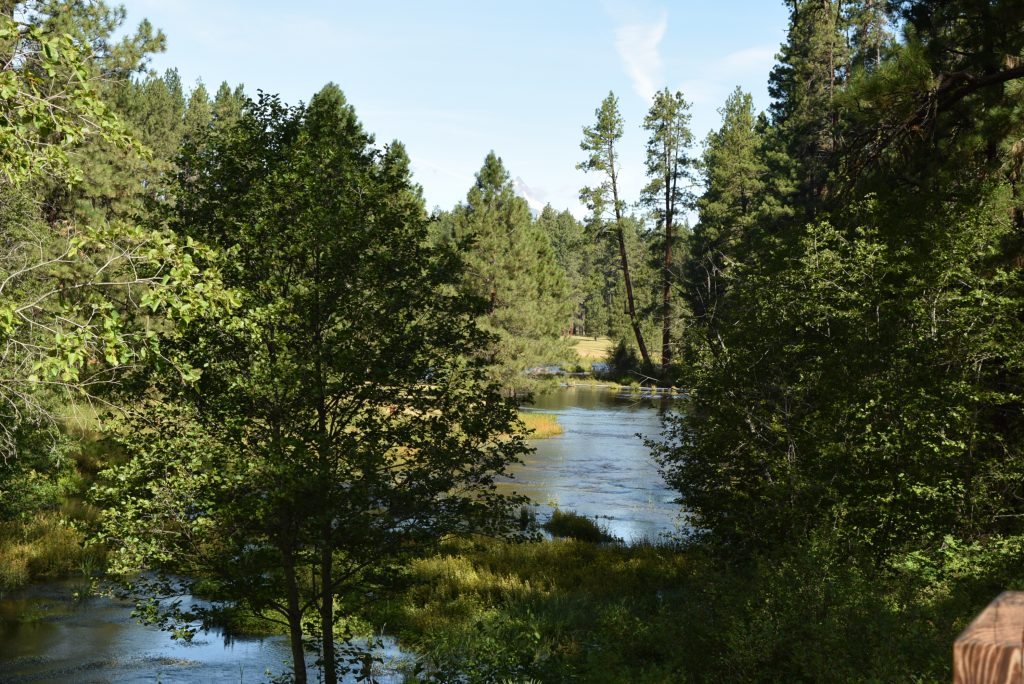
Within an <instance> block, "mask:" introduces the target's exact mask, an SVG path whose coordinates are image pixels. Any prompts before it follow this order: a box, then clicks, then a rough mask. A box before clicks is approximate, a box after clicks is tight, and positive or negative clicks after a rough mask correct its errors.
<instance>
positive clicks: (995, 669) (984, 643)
mask: <svg viewBox="0 0 1024 684" xmlns="http://www.w3.org/2000/svg"><path fill="white" fill-rule="evenodd" d="M953 684H1024V591H1004V592H1003V593H1002V594H1000V595H999V596H998V597H996V599H995V600H994V601H992V603H990V604H988V607H986V608H985V610H983V611H981V614H979V615H978V617H976V618H974V622H972V623H971V624H969V625H968V626H967V629H965V630H964V631H963V632H962V633H961V634H960V636H959V637H957V640H956V641H955V642H954V643H953Z"/></svg>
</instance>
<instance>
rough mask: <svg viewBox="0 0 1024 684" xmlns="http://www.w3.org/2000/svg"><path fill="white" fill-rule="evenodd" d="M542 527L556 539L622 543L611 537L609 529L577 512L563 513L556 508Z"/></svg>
mask: <svg viewBox="0 0 1024 684" xmlns="http://www.w3.org/2000/svg"><path fill="white" fill-rule="evenodd" d="M541 527H542V528H544V529H545V530H547V531H548V532H550V533H551V534H552V535H553V536H555V537H566V538H569V539H577V540H579V541H583V542H590V543H591V544H600V543H603V542H613V541H621V540H620V539H617V538H616V537H613V536H612V535H610V534H609V533H608V528H607V527H605V526H603V525H598V524H597V523H596V522H594V521H593V520H591V519H590V518H588V517H587V516H585V515H580V514H579V513H576V512H575V511H566V512H564V513H563V512H562V511H560V510H559V509H557V508H556V509H555V510H554V512H553V513H552V514H551V518H550V519H549V520H548V521H547V522H546V523H544V524H543V525H541Z"/></svg>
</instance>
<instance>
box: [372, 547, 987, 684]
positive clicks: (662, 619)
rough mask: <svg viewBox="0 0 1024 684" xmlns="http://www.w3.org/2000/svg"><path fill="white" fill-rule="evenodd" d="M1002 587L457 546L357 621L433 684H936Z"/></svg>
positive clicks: (769, 565)
mask: <svg viewBox="0 0 1024 684" xmlns="http://www.w3.org/2000/svg"><path fill="white" fill-rule="evenodd" d="M1003 574H1005V573H1003ZM970 581H971V582H972V583H976V581H977V580H976V579H971V580H970ZM1000 586H1003V587H1004V588H1005V586H1006V585H1005V583H1003V584H1002V585H999V584H998V583H985V584H984V586H981V585H979V586H977V587H973V585H972V587H971V588H970V591H965V588H964V587H958V586H954V585H950V588H949V589H950V591H951V593H948V594H947V593H946V592H945V591H942V592H939V593H935V592H934V588H933V587H924V586H921V585H918V584H917V583H916V582H913V581H911V582H907V581H906V579H905V578H901V577H899V576H897V575H891V574H878V573H877V571H876V570H874V569H871V568H867V567H861V568H858V567H857V566H856V565H855V564H851V563H849V562H847V561H846V560H844V559H842V558H841V557H835V556H833V555H831V553H821V554H819V552H818V551H816V550H814V549H804V550H803V552H801V553H799V554H795V555H778V556H771V557H764V558H757V559H753V560H751V561H749V562H746V563H742V564H740V563H736V562H734V561H727V560H725V559H718V558H716V556H714V555H713V554H711V553H709V549H707V548H704V547H701V546H699V545H692V544H691V545H689V546H683V545H679V544H676V543H672V542H658V541H651V540H647V541H645V542H643V543H641V544H636V545H632V544H630V545H626V544H603V545H598V544H591V543H586V542H581V541H578V540H574V539H556V540H549V541H542V542H530V543H521V544H513V543H505V542H502V541H498V540H493V539H458V540H450V541H449V542H448V543H447V544H446V545H445V546H444V547H443V548H442V549H441V550H440V552H439V553H437V554H436V555H433V556H431V557H428V558H423V559H420V560H417V561H413V562H412V563H411V564H410V565H409V566H408V568H407V572H406V575H405V576H404V580H403V583H402V584H401V585H399V586H397V587H394V588H393V590H392V591H391V592H389V593H388V594H387V596H386V597H382V598H381V600H379V601H376V602H374V603H373V604H372V605H370V606H368V610H369V613H368V614H367V616H366V617H367V620H368V621H369V622H370V623H372V624H376V625H386V627H385V628H386V630H387V632H388V633H389V634H393V635H395V636H397V637H398V638H399V641H400V643H401V644H402V645H403V647H405V648H407V649H410V650H412V651H415V652H416V653H417V654H418V655H419V666H420V668H421V669H422V670H423V671H424V672H425V673H427V675H428V676H427V679H428V680H429V681H435V680H436V681H464V682H500V681H504V680H511V681H525V680H528V679H534V680H537V681H542V682H593V683H596V684H602V683H609V684H610V683H613V682H614V683H618V682H639V683H643V682H651V683H653V682H690V681H694V682H721V681H729V682H753V681H835V682H841V681H843V682H845V681H850V682H852V681H879V682H882V681H907V682H910V681H921V682H924V681H943V680H945V681H948V680H949V677H950V676H951V674H950V671H949V666H950V658H949V648H950V644H951V643H952V640H953V639H954V638H955V637H956V634H957V633H958V632H959V631H960V630H961V629H962V628H963V627H964V626H965V624H966V622H967V621H969V620H970V618H971V617H972V616H973V615H974V614H975V613H976V610H978V609H980V608H981V607H983V606H984V605H985V603H987V601H988V600H990V599H991V596H992V595H994V594H992V591H998V589H999V587H1000ZM954 595H955V596H960V597H961V599H958V600H956V601H952V602H951V601H950V599H951V597H952V596H954ZM416 681H419V680H416Z"/></svg>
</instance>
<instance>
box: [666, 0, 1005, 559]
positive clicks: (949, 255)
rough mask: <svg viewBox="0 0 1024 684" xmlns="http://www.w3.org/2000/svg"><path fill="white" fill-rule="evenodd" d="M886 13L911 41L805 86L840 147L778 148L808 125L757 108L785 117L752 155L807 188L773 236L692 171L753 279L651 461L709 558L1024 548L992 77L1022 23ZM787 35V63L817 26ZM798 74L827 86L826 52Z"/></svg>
mask: <svg viewBox="0 0 1024 684" xmlns="http://www.w3.org/2000/svg"><path fill="white" fill-rule="evenodd" d="M826 4H827V3H822V5H821V7H824V6H825V5H826ZM800 7H801V8H802V7H803V5H800ZM902 11H903V12H904V15H903V16H904V19H905V21H906V24H905V25H904V27H903V30H904V33H905V35H907V36H908V37H909V38H908V40H907V42H906V43H904V44H901V45H900V46H898V47H894V48H893V50H892V53H891V54H890V55H889V56H885V55H883V60H882V62H881V63H880V64H878V65H876V66H875V67H874V68H872V69H870V70H868V69H865V70H861V71H860V72H858V74H857V75H856V76H855V77H853V78H850V79H843V80H840V79H838V78H837V79H836V80H835V81H834V82H830V81H829V78H828V74H829V73H830V71H829V69H828V68H826V69H824V71H822V72H821V73H822V74H823V75H821V76H820V77H819V78H818V81H817V82H818V83H819V84H826V83H831V86H833V87H834V91H833V92H831V93H827V92H825V91H821V92H819V95H816V96H815V98H816V99H817V101H818V102H819V103H820V104H821V105H822V106H824V104H825V103H828V109H829V110H830V111H832V112H833V114H834V115H835V117H837V119H836V120H835V125H834V126H832V125H830V126H828V127H827V130H828V131H831V132H835V131H842V135H841V136H838V137H832V136H831V132H830V133H829V136H826V137H822V136H821V135H819V134H820V133H823V132H826V128H821V129H817V132H814V131H811V129H807V128H805V127H803V126H800V125H794V124H795V123H797V122H799V121H800V120H801V117H803V116H804V115H805V114H806V112H807V111H810V110H801V106H800V99H799V98H796V99H789V100H785V101H783V102H780V103H777V104H779V105H780V106H781V107H782V108H783V109H782V110H777V111H784V112H785V113H787V116H786V117H782V118H779V119H778V120H777V122H776V127H775V128H774V129H773V130H771V131H770V133H769V134H770V135H771V136H773V137H775V139H776V140H777V141H778V142H780V143H782V145H783V147H786V148H787V149H788V150H790V152H791V153H792V154H793V157H792V159H793V160H794V161H795V163H796V164H797V165H798V166H799V167H800V168H803V169H804V170H805V171H806V170H811V171H813V173H808V174H805V175H804V180H805V181H807V183H806V184H805V185H804V188H805V190H806V189H809V188H812V187H814V188H816V190H815V191H814V192H806V193H803V194H800V193H797V194H793V195H791V196H789V197H788V199H786V201H787V202H789V203H790V205H791V208H792V212H791V213H788V214H787V212H777V211H772V210H767V211H766V212H765V211H762V212H761V216H766V215H767V216H768V218H767V219H764V218H760V217H758V218H757V220H756V221H755V222H753V223H748V221H749V219H745V218H744V217H745V216H746V214H745V213H744V212H739V211H737V204H736V198H737V197H742V195H737V194H736V193H734V192H730V193H729V194H728V195H724V194H723V193H722V191H723V190H724V189H726V188H729V187H730V186H732V187H739V185H738V184H735V183H726V182H725V179H724V178H720V179H719V180H718V181H717V182H716V181H714V180H713V179H714V177H713V176H711V175H710V172H711V171H712V170H713V167H711V166H709V179H710V180H711V181H712V182H710V183H709V191H708V195H706V197H705V200H703V201H702V209H704V210H705V212H706V213H705V214H702V221H703V220H704V216H705V215H706V216H707V218H708V219H710V220H714V219H715V218H716V216H722V217H726V218H727V219H728V221H729V222H736V223H737V224H738V225H739V226H741V227H744V229H743V230H741V231H737V233H736V235H737V239H738V241H739V243H740V244H739V246H738V247H737V249H738V252H739V253H740V254H745V255H751V254H754V253H755V252H756V257H748V258H744V259H742V260H740V263H739V264H738V265H732V266H729V269H730V271H731V272H732V276H731V277H730V279H729V287H728V289H727V291H726V299H727V301H726V302H725V305H721V304H720V305H719V306H718V307H717V311H716V314H715V315H716V319H717V320H718V323H717V325H716V326H715V327H714V333H715V336H714V338H713V339H714V340H715V345H714V347H715V349H714V353H709V354H707V355H706V356H705V357H703V358H702V359H701V363H700V364H698V365H696V366H695V368H694V369H693V370H694V373H693V377H692V383H691V385H692V392H693V401H692V405H691V406H690V407H688V410H687V414H686V416H683V417H678V418H677V419H676V420H675V421H674V422H673V427H672V428H671V431H670V433H669V434H670V437H671V441H670V443H669V444H666V445H663V446H662V449H661V452H660V453H661V457H662V459H663V462H664V464H665V468H666V473H667V475H668V476H669V478H670V479H671V480H672V481H673V482H674V483H675V485H676V486H677V487H678V488H679V489H680V491H681V492H682V494H683V499H684V500H685V501H686V505H687V507H688V508H689V509H690V510H691V511H692V512H693V514H694V518H693V520H694V522H695V523H696V525H697V527H698V528H699V529H700V530H701V531H702V532H703V533H706V536H707V537H708V538H713V539H714V540H716V542H718V543H720V544H721V547H720V548H721V549H722V550H723V552H725V553H729V554H739V555H745V556H747V557H751V556H753V557H757V556H758V555H763V554H773V553H782V552H784V550H787V549H788V550H789V551H793V550H794V549H797V550H799V549H807V548H815V549H816V550H817V551H821V550H822V549H827V551H826V553H828V554H830V555H832V556H833V557H835V558H838V559H840V562H852V563H855V564H859V565H861V566H862V567H865V568H870V572H871V573H873V574H877V573H879V572H885V571H889V572H894V571H895V570H896V569H900V570H901V571H906V572H910V573H916V572H920V571H921V570H920V569H921V568H922V567H927V568H935V567H939V568H941V570H939V571H938V572H939V573H941V572H946V571H948V570H949V569H950V568H951V567H953V566H955V565H956V564H957V563H959V562H961V560H962V559H963V558H964V557H965V555H968V554H991V555H992V556H993V557H995V556H997V555H998V554H999V553H1001V551H1000V549H1001V548H1005V546H1006V545H1010V546H1011V547H1013V546H1014V545H1015V544H1019V541H1020V539H1021V537H1022V535H1024V529H1022V527H1021V520H1022V518H1021V509H1020V501H1021V498H1020V491H1021V490H1020V486H1021V485H1020V483H1021V482H1024V460H1022V457H1021V453H1020V451H1019V449H1018V448H1017V447H1016V446H1015V445H1017V444H1019V439H1018V435H1019V434H1020V431H1021V424H1020V421H1019V406H1018V401H1019V399H1018V396H1019V394H1018V390H1019V388H1020V386H1021V375H1020V370H1019V369H1020V365H1019V364H1020V361H1019V360H1020V358H1021V349H1020V342H1019V340H1020V339H1021V337H1020V333H1019V332H1018V327H1019V325H1020V317H1019V315H1018V314H1017V313H1016V311H1017V308H1016V307H1019V305H1020V301H1021V300H1020V293H1021V290H1020V283H1019V278H1020V269H1019V263H1020V262H1019V259H1018V255H1019V251H1018V250H1019V244H1020V242H1019V241H1018V240H1017V238H1016V237H1015V236H1016V234H1017V230H1018V228H1016V227H1015V226H1016V225H1017V224H1016V217H1018V216H1019V212H1020V195H1019V193H1018V192H1017V190H1016V189H1015V184H1016V183H1017V182H1019V172H1018V169H1019V150H1018V151H1015V145H1016V141H1018V140H1019V139H1020V137H1021V135H1022V132H1024V111H1022V110H1021V108H1020V107H1019V100H1018V99H1017V98H1018V97H1019V93H1020V91H1021V82H1020V80H1019V79H1021V77H1024V69H1017V67H1015V66H1013V64H1014V63H1015V61H1014V59H1015V58H1011V57H1010V56H1011V55H1020V54H1021V53H1022V49H1024V44H1022V42H1024V38H1022V37H1021V35H1022V32H1021V30H1020V28H1021V27H1024V13H1022V12H1021V11H1020V8H1019V4H1017V3H981V4H974V3H924V2H922V3H905V4H904V5H902ZM965 17H967V18H970V19H971V21H967V20H965ZM793 22H794V28H793V29H792V30H791V42H792V41H796V40H798V39H799V40H804V38H806V37H807V36H819V37H827V36H831V35H832V32H833V30H834V25H835V24H834V22H833V19H832V17H831V15H829V16H824V15H822V16H818V15H817V14H816V13H815V12H813V11H812V12H808V13H807V14H805V15H803V16H799V17H798V16H796V15H794V17H793ZM803 22H811V23H810V24H804V23H803ZM997 24H998V26H1000V27H1002V28H1001V29H997V28H996V25H997ZM985 27H988V28H987V29H986V28H985ZM1007 27H1013V30H1010V31H1006V30H1005V29H1006V28H1007ZM829 44H830V43H829V41H828V40H824V42H813V41H812V42H811V43H809V45H811V46H814V45H817V46H819V47H822V46H825V47H827V46H828V45H829ZM990 49H995V50H996V52H997V54H1001V55H1002V56H1001V57H998V58H996V59H993V58H992V56H991V55H990V54H989V50H990ZM784 52H790V53H792V54H797V53H798V52H799V51H798V50H797V47H796V46H794V45H790V46H788V48H787V49H785V50H784ZM812 52H813V53H814V54H817V55H819V57H816V58H815V59H813V60H811V61H810V62H807V63H806V64H808V65H809V64H812V63H813V64H817V65H818V67H821V66H823V65H825V64H827V62H828V60H825V59H821V55H827V54H828V52H827V51H821V50H817V48H816V49H815V50H813V51H812ZM837 54H838V53H837ZM801 68H803V67H801ZM812 71H813V70H812ZM813 72H814V73H817V71H813ZM807 73H812V72H807ZM954 73H956V74H957V75H955V76H954V75H952V74H954ZM801 82H802V81H801ZM795 83H797V82H794V84H795ZM819 90H820V89H819ZM826 90H827V89H826ZM787 97H789V96H788V95H787ZM815 98H812V99H815ZM805 103H806V104H807V105H810V104H812V102H810V101H806V102H805ZM790 107H793V108H792V109H790ZM801 111H803V113H801ZM794 117H795V118H794ZM745 128H749V127H745ZM809 132H811V133H812V135H810V136H808V133H809ZM825 139H828V140H829V141H830V142H829V145H828V146H827V147H832V145H833V144H834V145H835V147H834V153H833V152H829V154H828V155H826V156H822V155H821V154H820V153H821V152H822V151H823V150H824V149H825V147H826V146H822V145H820V144H817V143H815V144H810V143H812V142H813V141H818V142H821V141H822V140H825ZM713 149H714V148H713V147H711V146H709V151H711V150H713ZM716 161H717V163H719V164H720V165H721V160H720V159H719V160H716ZM807 164H811V166H806V165H807ZM819 164H823V165H822V166H814V165H819ZM720 168H721V169H723V170H724V169H725V168H727V167H725V166H720ZM768 169H769V175H770V174H771V172H772V171H771V169H772V167H771V165H770V164H769V165H768ZM815 169H817V170H815ZM754 175H755V177H756V176H757V174H754ZM815 178H816V179H817V180H814V179H815ZM767 180H769V181H770V180H771V179H770V178H767ZM768 194H769V195H770V194H771V193H770V192H769V193H768ZM730 198H731V199H730ZM722 200H726V201H725V202H722ZM809 214H810V215H815V216H816V217H817V220H815V221H812V222H810V223H807V222H805V221H804V219H805V218H806V217H807V216H808V215H809ZM797 217H799V218H797ZM713 225H714V224H713V223H712V224H711V225H709V228H710V227H712V226H713ZM766 228H767V229H768V230H769V231H770V234H768V235H765V234H764V232H765V229H766ZM929 572H931V571H929ZM934 576H935V575H934V574H932V575H930V577H932V578H934Z"/></svg>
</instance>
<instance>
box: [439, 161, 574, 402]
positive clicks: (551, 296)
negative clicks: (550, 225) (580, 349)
mask: <svg viewBox="0 0 1024 684" xmlns="http://www.w3.org/2000/svg"><path fill="white" fill-rule="evenodd" d="M476 179H477V180H476V184H475V185H474V186H473V187H472V188H471V189H470V190H469V193H468V194H467V196H466V203H465V204H463V205H461V206H459V207H456V209H455V210H454V212H452V214H451V216H450V217H449V218H447V219H446V222H449V224H448V226H447V227H446V228H444V229H443V230H442V232H443V233H444V234H446V235H447V236H448V238H447V239H448V241H449V243H450V244H452V245H456V246H458V248H459V249H460V251H461V253H462V258H463V260H464V263H465V275H464V276H463V289H464V290H465V291H466V292H468V293H471V294H473V295H474V296H477V297H480V298H481V299H483V300H484V301H485V302H486V313H485V315H484V317H483V318H482V319H481V321H480V323H481V326H482V327H483V328H484V329H485V330H487V331H489V332H492V333H494V335H495V345H494V347H493V349H492V351H491V359H490V361H491V367H492V371H493V373H494V376H495V377H496V378H497V379H498V380H499V381H500V382H501V383H502V384H503V385H504V386H506V387H507V388H509V389H510V390H515V389H517V388H522V387H525V386H526V381H525V379H524V378H523V371H525V370H527V369H528V368H531V367H534V366H537V365H540V364H547V363H553V362H559V361H563V360H565V359H567V358H569V357H570V356H571V355H572V352H571V350H570V349H569V347H568V344H567V343H566V342H565V340H564V339H563V337H562V335H563V332H564V331H565V328H566V322H567V321H568V320H569V317H570V315H571V312H572V309H571V300H570V298H569V295H568V290H567V283H566V277H565V272H564V270H563V269H562V268H561V267H560V266H559V264H558V262H557V260H556V258H555V253H554V251H553V250H552V247H551V241H550V238H549V236H548V234H547V233H546V232H545V231H544V229H543V227H542V225H540V224H538V223H535V222H534V221H533V220H532V218H531V216H530V209H529V206H528V205H527V204H526V200H524V199H522V198H521V197H518V196H517V195H516V194H515V189H514V187H513V184H512V179H511V177H510V176H509V173H508V171H507V170H506V169H505V166H504V165H503V164H502V162H501V159H500V158H499V157H498V156H497V155H495V154H494V153H493V152H491V153H490V154H488V155H487V158H486V159H485V160H484V164H483V166H482V167H481V169H480V171H479V172H478V173H477V174H476Z"/></svg>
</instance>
